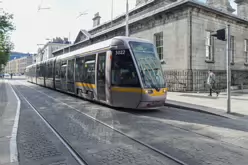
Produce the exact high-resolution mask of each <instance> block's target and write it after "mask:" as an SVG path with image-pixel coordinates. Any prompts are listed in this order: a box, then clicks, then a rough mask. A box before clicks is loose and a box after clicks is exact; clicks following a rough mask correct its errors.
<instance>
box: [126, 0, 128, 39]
mask: <svg viewBox="0 0 248 165" xmlns="http://www.w3.org/2000/svg"><path fill="white" fill-rule="evenodd" d="M128 22H129V4H128V0H126V36H127V37H128V36H129V28H128Z"/></svg>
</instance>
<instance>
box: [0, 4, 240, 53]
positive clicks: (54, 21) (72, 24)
mask: <svg viewBox="0 0 248 165" xmlns="http://www.w3.org/2000/svg"><path fill="white" fill-rule="evenodd" d="M201 1H205V0H201ZM233 1H234V0H231V3H232V6H233V7H234V8H236V6H235V4H234V2H233ZM111 2H112V0H2V3H1V4H0V6H1V7H0V8H3V9H4V11H7V12H9V13H12V14H14V24H15V26H16V30H15V31H14V32H13V33H12V37H11V38H12V41H13V42H14V44H15V49H14V50H15V51H20V52H30V53H35V52H37V49H38V46H37V44H44V43H46V42H47V41H46V39H49V38H53V37H56V36H58V37H69V36H70V39H71V40H74V39H75V37H76V35H77V33H78V32H79V30H80V29H87V30H88V29H90V28H92V25H93V22H92V18H93V16H94V14H95V13H96V12H100V15H101V17H102V19H101V22H105V21H108V20H110V19H111ZM135 2H136V0H129V3H130V8H133V7H134V6H135ZM39 5H41V7H43V8H47V7H50V10H40V11H39V12H38V6H39ZM84 11H87V13H88V14H87V15H83V16H81V17H79V18H77V16H78V15H79V13H80V12H84ZM113 12H114V17H115V16H117V15H119V14H122V13H124V12H125V0H114V11H113Z"/></svg>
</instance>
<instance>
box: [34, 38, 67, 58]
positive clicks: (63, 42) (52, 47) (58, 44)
mask: <svg viewBox="0 0 248 165" xmlns="http://www.w3.org/2000/svg"><path fill="white" fill-rule="evenodd" d="M69 44H70V42H69V41H68V39H67V38H64V39H61V38H59V37H57V38H55V39H53V40H52V41H49V42H48V43H46V44H45V45H44V46H43V47H42V48H39V49H38V52H37V55H35V58H36V59H35V61H36V62H40V61H44V60H47V59H49V58H52V57H54V56H53V54H52V53H53V52H54V51H56V50H58V49H60V48H63V47H65V46H68V45H69Z"/></svg>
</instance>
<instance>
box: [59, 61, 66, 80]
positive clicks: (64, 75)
mask: <svg viewBox="0 0 248 165" xmlns="http://www.w3.org/2000/svg"><path fill="white" fill-rule="evenodd" d="M66 67H67V64H66V62H62V64H61V69H60V77H61V79H65V78H66Z"/></svg>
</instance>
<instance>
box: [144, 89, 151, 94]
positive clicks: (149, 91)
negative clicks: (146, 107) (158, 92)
mask: <svg viewBox="0 0 248 165" xmlns="http://www.w3.org/2000/svg"><path fill="white" fill-rule="evenodd" d="M145 93H146V94H153V90H151V89H148V90H145Z"/></svg>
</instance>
